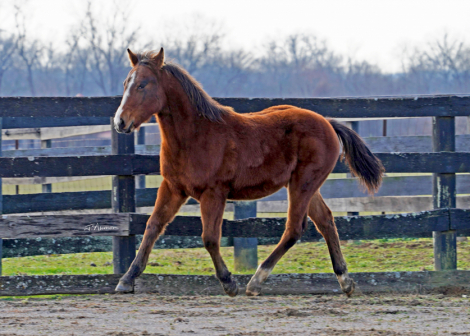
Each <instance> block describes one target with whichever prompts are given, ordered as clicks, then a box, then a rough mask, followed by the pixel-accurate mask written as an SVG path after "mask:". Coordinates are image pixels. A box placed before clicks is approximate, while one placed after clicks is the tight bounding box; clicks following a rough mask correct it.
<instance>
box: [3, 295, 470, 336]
mask: <svg viewBox="0 0 470 336" xmlns="http://www.w3.org/2000/svg"><path fill="white" fill-rule="evenodd" d="M469 300H470V299H469V298H468V297H462V294H461V293H458V292H454V293H452V294H449V293H448V294H447V295H443V294H427V295H425V294H408V295H400V294H388V295H386V294H374V295H361V294H358V295H355V296H354V297H352V298H350V299H345V298H344V297H341V296H338V295H301V296H298V295H289V296H285V295H280V296H271V295H264V296H261V297H246V296H239V297H235V298H228V297H225V296H224V297H221V296H210V297H209V296H169V295H165V296H159V295H155V294H148V293H144V294H133V295H122V294H114V295H113V294H110V295H80V296H64V297H55V298H47V299H43V298H29V299H12V300H4V299H3V300H2V299H0V310H1V311H2V316H1V317H0V319H1V320H0V321H1V324H2V330H1V332H0V334H1V335H10V336H13V335H40V334H47V335H79V334H80V335H83V334H86V335H116V336H117V335H139V336H140V335H155V336H156V335H232V336H235V335H240V336H241V335H259V336H261V335H328V336H330V335H346V336H347V335H351V336H352V335H354V336H371V335H387V336H395V335H405V336H421V335H423V336H424V335H435V334H437V335H468V334H469V330H470V327H469V326H470V312H469V310H468V304H469Z"/></svg>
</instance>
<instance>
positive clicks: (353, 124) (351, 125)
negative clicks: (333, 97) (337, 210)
mask: <svg viewBox="0 0 470 336" xmlns="http://www.w3.org/2000/svg"><path fill="white" fill-rule="evenodd" d="M346 125H347V126H348V127H349V128H350V129H352V130H353V131H354V132H356V133H357V134H359V121H347V122H346ZM346 176H347V177H353V175H352V174H351V173H347V174H346ZM346 215H347V216H359V212H357V211H348V212H347V213H346Z"/></svg>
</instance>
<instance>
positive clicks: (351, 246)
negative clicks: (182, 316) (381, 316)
mask: <svg viewBox="0 0 470 336" xmlns="http://www.w3.org/2000/svg"><path fill="white" fill-rule="evenodd" d="M273 249H274V246H270V245H266V246H259V247H258V258H259V260H260V262H261V261H262V260H264V259H265V258H266V257H267V256H268V255H269V253H271V251H272V250H273ZM342 251H343V254H344V256H345V258H346V261H347V263H348V268H349V271H350V272H395V271H422V270H433V269H434V266H433V263H434V256H433V246H432V240H431V239H416V240H408V239H380V240H371V241H362V242H352V243H346V242H344V241H343V242H342ZM221 253H222V255H223V257H224V259H225V261H226V263H227V266H228V267H229V268H230V270H233V247H223V248H221ZM457 253H458V269H461V270H470V243H469V242H468V241H467V242H459V243H458V251H457ZM93 265H96V266H93ZM323 272H332V267H331V261H330V256H329V254H328V249H327V247H326V244H325V243H324V242H308V243H299V244H296V245H295V246H294V247H292V249H291V250H290V251H289V252H288V253H287V254H286V255H285V256H284V257H283V258H282V259H281V261H280V262H279V263H278V264H277V266H276V267H275V269H274V271H273V273H323ZM111 273H113V266H112V253H111V252H96V253H77V254H63V255H45V256H31V257H21V258H4V259H3V275H41V274H111ZM145 273H154V274H214V269H213V264H212V261H211V259H210V257H209V254H208V253H207V252H206V250H205V249H203V248H192V249H172V250H153V251H152V254H151V256H150V259H149V263H148V266H147V268H146V270H145ZM234 273H236V274H248V273H252V272H234Z"/></svg>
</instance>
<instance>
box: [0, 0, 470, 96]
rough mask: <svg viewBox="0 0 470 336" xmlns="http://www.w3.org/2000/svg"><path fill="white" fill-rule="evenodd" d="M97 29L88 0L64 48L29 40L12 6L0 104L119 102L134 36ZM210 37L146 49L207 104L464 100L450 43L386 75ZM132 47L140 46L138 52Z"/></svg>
mask: <svg viewBox="0 0 470 336" xmlns="http://www.w3.org/2000/svg"><path fill="white" fill-rule="evenodd" d="M112 14H113V15H112V17H113V20H108V21H106V22H101V21H100V19H99V15H98V13H97V12H96V11H95V10H94V9H93V6H92V3H91V2H89V3H88V6H87V8H86V11H85V12H84V14H83V16H82V18H81V20H80V22H79V24H78V25H76V26H74V27H73V28H72V29H71V30H70V32H69V33H68V35H67V36H68V37H67V40H66V41H65V48H62V49H61V50H60V51H59V50H57V49H55V48H54V47H53V46H52V45H47V44H45V43H44V42H42V41H41V40H38V39H34V38H33V37H31V36H30V34H28V30H27V28H26V25H25V21H26V20H25V18H24V15H23V14H22V11H21V8H20V7H19V6H16V7H15V13H14V15H15V22H16V27H15V29H14V30H10V31H6V30H0V96H76V95H83V96H108V95H119V94H122V90H123V89H122V81H123V79H124V78H125V77H126V75H127V73H128V71H129V69H130V68H129V62H128V59H127V54H126V48H128V47H131V48H134V47H135V46H136V44H137V33H138V28H133V29H130V28H129V26H130V25H128V23H129V22H128V21H129V16H128V14H127V13H126V11H125V10H123V9H121V8H120V7H119V6H115V7H114V12H113V13H112ZM225 39H226V37H225V36H224V35H223V34H222V33H220V32H219V31H218V30H217V29H214V30H212V31H204V32H203V31H198V30H197V29H195V30H191V31H187V32H186V33H185V34H183V35H179V36H176V37H172V38H166V39H164V40H163V41H151V43H149V44H147V45H145V46H144V48H150V47H151V46H157V47H160V46H161V45H163V46H164V48H165V54H166V55H167V58H169V59H171V60H174V61H175V62H177V63H179V64H181V65H182V66H183V67H184V68H185V69H186V70H188V71H189V73H191V74H192V75H193V76H194V77H195V78H196V79H197V80H198V81H199V82H201V84H202V85H203V87H204V88H205V89H206V90H207V92H208V93H209V94H210V95H212V96H214V97H328V96H329V97H331V96H371V95H403V94H439V93H442V94H444V93H470V45H468V44H466V43H465V42H463V41H458V40H455V39H452V38H451V37H450V36H449V35H447V34H444V35H443V36H441V37H439V38H437V39H435V40H433V41H430V42H429V43H428V44H427V45H426V46H425V47H422V48H420V49H418V48H415V49H412V50H410V51H408V52H404V53H403V54H402V70H401V71H400V72H397V73H392V74H390V73H385V72H383V71H382V70H381V69H380V68H379V67H378V66H376V65H374V64H371V63H369V62H367V61H362V60H356V59H353V58H351V57H347V56H344V55H340V54H338V53H336V52H334V51H333V50H331V48H330V47H329V46H328V44H327V43H326V41H324V40H321V39H319V38H318V37H316V36H314V35H308V34H294V35H291V36H289V37H287V38H285V39H283V40H272V41H269V42H267V43H266V45H265V46H264V48H263V49H262V52H261V53H259V54H256V55H255V54H253V53H251V52H249V51H246V50H243V49H230V50H228V49H227V48H224V47H223V46H224V45H225V42H226V41H225ZM136 47H137V48H136V49H138V46H136Z"/></svg>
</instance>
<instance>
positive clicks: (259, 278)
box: [246, 176, 323, 296]
mask: <svg viewBox="0 0 470 336" xmlns="http://www.w3.org/2000/svg"><path fill="white" fill-rule="evenodd" d="M297 177H298V176H295V177H294V178H293V179H292V180H291V181H290V182H289V188H288V189H289V190H288V191H289V210H288V213H287V222H286V229H285V231H284V234H283V235H282V237H281V240H280V241H279V244H278V245H277V246H276V248H275V249H274V251H273V252H272V253H271V254H270V255H269V257H268V258H267V259H266V260H265V261H263V263H262V264H261V265H260V266H259V267H258V269H257V270H256V273H255V275H253V277H252V278H251V280H250V282H249V283H248V285H247V286H246V295H250V296H251V295H259V294H260V292H261V285H262V284H263V282H264V281H266V279H267V278H268V276H269V274H270V273H271V271H272V270H273V268H274V266H275V265H276V264H277V262H278V261H279V260H280V259H281V258H282V256H283V255H284V254H285V253H286V252H287V251H288V250H289V249H290V248H291V247H292V246H294V244H295V243H296V242H297V240H299V239H300V237H301V236H302V233H303V232H304V230H305V229H306V227H307V207H308V203H309V201H310V198H311V196H312V194H313V193H314V191H315V190H316V189H318V187H319V186H320V185H321V183H322V182H323V181H321V182H319V181H316V182H306V181H303V180H302V179H301V178H297ZM305 178H307V176H306V177H305Z"/></svg>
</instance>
